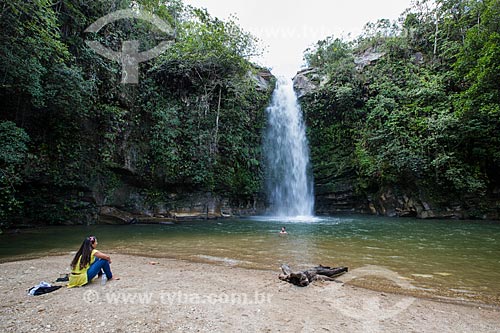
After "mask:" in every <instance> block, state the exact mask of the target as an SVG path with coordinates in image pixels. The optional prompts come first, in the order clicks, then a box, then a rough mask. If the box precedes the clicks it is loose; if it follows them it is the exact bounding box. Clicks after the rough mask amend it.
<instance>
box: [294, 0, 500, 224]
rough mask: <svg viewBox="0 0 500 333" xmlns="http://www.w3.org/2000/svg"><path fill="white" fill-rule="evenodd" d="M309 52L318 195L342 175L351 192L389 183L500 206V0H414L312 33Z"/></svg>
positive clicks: (309, 111) (446, 200)
mask: <svg viewBox="0 0 500 333" xmlns="http://www.w3.org/2000/svg"><path fill="white" fill-rule="evenodd" d="M305 58H306V61H307V62H308V64H309V66H310V67H313V68H315V71H313V72H312V73H313V75H310V76H311V78H310V79H311V80H313V82H314V84H316V86H317V88H316V89H315V90H314V91H313V92H311V93H310V94H307V95H306V96H304V97H303V98H302V105H303V108H304V111H305V113H306V117H307V122H308V126H309V137H310V141H311V150H312V159H313V161H312V162H313V163H312V164H313V166H314V169H315V170H314V171H315V178H316V182H317V194H318V195H319V196H321V195H327V194H329V193H341V192H342V191H343V190H347V191H348V190H349V186H347V187H342V186H341V185H342V184H341V182H340V181H339V179H344V180H345V179H350V180H349V182H350V184H352V185H353V187H354V191H355V193H357V194H358V195H365V196H366V195H368V197H370V196H372V195H376V194H377V193H378V194H380V193H382V192H383V190H384V189H386V188H393V189H395V188H396V189H400V190H401V192H402V193H406V194H410V195H413V196H416V197H420V198H424V199H426V200H430V201H432V202H434V203H436V204H438V205H440V206H441V207H447V206H449V205H451V204H453V203H458V204H461V205H462V207H463V208H465V209H471V210H470V214H469V215H468V216H483V215H482V214H484V213H486V212H488V209H489V212H490V213H491V212H492V210H491V209H492V208H493V214H492V215H490V216H497V215H498V211H497V212H496V213H494V212H495V209H498V208H499V207H495V203H494V202H495V199H496V197H497V196H498V192H499V188H500V176H499V175H500V172H499V171H500V148H499V147H500V84H499V82H500V1H498V0H484V1H476V0H437V1H426V0H424V1H416V2H415V3H414V5H413V6H412V7H411V8H410V9H408V10H407V11H406V12H405V13H404V14H403V15H402V17H401V18H400V20H399V22H389V21H388V20H380V21H378V22H377V23H372V24H367V26H366V29H365V32H364V33H363V35H362V36H360V37H359V38H358V39H357V40H356V41H345V40H340V39H336V38H333V37H331V38H328V39H326V40H324V41H320V42H318V44H317V45H316V47H314V48H312V49H310V50H308V51H307V52H306V54H305ZM314 80H316V81H314Z"/></svg>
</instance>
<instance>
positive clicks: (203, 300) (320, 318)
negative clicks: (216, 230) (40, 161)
mask: <svg viewBox="0 0 500 333" xmlns="http://www.w3.org/2000/svg"><path fill="white" fill-rule="evenodd" d="M71 257H72V255H71V254H67V255H63V256H52V257H43V258H39V259H34V260H25V261H16V262H7V263H2V264H0V286H1V288H2V290H3V292H2V294H3V297H2V302H1V311H0V331H2V332H34V331H36V332H70V331H91V332H96V331H101V332H236V331H248V332H401V331H404V332H498V331H499V330H500V309H499V308H498V307H491V306H488V307H484V306H480V305H477V304H476V305H473V304H468V305H463V304H453V303H448V302H441V301H434V300H429V299H422V298H413V297H409V296H404V295H398V294H391V293H387V292H377V291H371V290H367V289H363V288H359V287H354V286H351V285H348V284H344V283H341V282H315V283H314V284H312V285H310V286H308V287H305V288H300V287H296V286H293V285H291V284H288V283H286V282H283V281H280V280H279V279H278V273H279V268H278V267H277V268H276V271H260V270H249V269H243V268H236V267H229V266H219V265H212V264H200V263H193V262H186V261H180V260H171V259H158V258H147V257H137V256H129V255H121V254H112V260H113V263H112V265H111V266H112V269H113V273H114V274H115V275H116V276H119V277H120V278H121V279H120V280H119V281H108V283H107V284H106V285H105V286H101V284H100V281H94V282H92V283H91V284H89V285H87V286H85V287H81V288H73V289H67V288H66V287H63V288H61V289H59V290H56V291H54V292H52V293H49V294H45V295H41V296H28V295H27V290H28V289H29V288H30V287H32V286H34V285H37V284H38V283H39V282H40V281H46V282H49V283H52V284H53V285H65V284H64V283H54V281H55V280H56V279H57V278H58V277H59V276H60V274H64V273H68V272H69V262H70V260H71ZM349 279H350V277H349V275H348V274H347V275H344V276H342V277H340V278H339V279H338V280H340V281H342V280H349Z"/></svg>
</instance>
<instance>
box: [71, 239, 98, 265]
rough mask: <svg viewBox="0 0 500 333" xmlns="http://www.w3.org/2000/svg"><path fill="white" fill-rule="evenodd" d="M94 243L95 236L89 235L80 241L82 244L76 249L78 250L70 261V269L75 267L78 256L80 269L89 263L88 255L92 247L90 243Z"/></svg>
mask: <svg viewBox="0 0 500 333" xmlns="http://www.w3.org/2000/svg"><path fill="white" fill-rule="evenodd" d="M94 243H95V236H89V237H87V238H85V240H84V241H83V243H82V246H80V249H79V250H78V252H76V254H75V257H74V258H73V261H72V262H71V268H72V269H75V267H76V264H77V263H78V259H80V258H81V259H80V269H82V268H84V267H85V266H87V265H88V264H90V255H91V254H92V250H93V249H94V248H93V247H92V244H94Z"/></svg>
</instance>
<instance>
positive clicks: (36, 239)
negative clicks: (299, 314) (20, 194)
mask: <svg viewBox="0 0 500 333" xmlns="http://www.w3.org/2000/svg"><path fill="white" fill-rule="evenodd" d="M281 226H286V228H287V231H288V232H289V234H288V235H287V236H280V235H279V234H278V232H279V230H280V228H281ZM90 234H93V235H96V236H97V237H98V239H99V249H101V250H102V251H103V252H114V253H124V254H136V255H145V256H154V257H168V258H177V259H183V260H189V261H196V262H211V263H214V264H221V265H233V266H239V267H246V268H257V269H270V270H274V271H276V273H278V272H279V271H280V269H279V266H280V265H281V264H282V263H287V264H289V265H290V266H291V267H292V268H293V269H296V270H298V269H306V268H310V267H312V266H315V265H317V264H323V265H328V266H348V267H349V268H350V269H351V270H352V269H355V268H360V267H364V266H366V265H376V266H381V267H384V268H386V269H389V270H391V271H394V272H396V273H397V274H398V275H399V276H400V278H401V279H403V280H405V281H409V282H410V283H411V285H413V286H415V287H416V290H417V294H421V295H426V296H439V297H452V298H453V299H463V300H472V301H480V302H486V303H490V304H500V223H498V222H489V221H449V220H446V221H442V220H429V221H427V220H416V219H390V218H380V217H365V216H340V217H321V218H320V217H318V218H314V219H309V220H307V221H300V219H296V220H283V219H279V218H272V219H270V218H267V217H260V218H259V217H254V218H245V219H225V220H214V221H192V222H187V221H186V222H179V223H177V224H172V225H124V226H104V225H96V226H88V227H84V226H67V227H44V228H37V229H28V230H22V232H21V233H17V234H8V235H7V234H4V235H1V236H0V240H1V242H0V261H3V262H5V261H11V260H18V259H24V258H33V257H40V256H46V255H52V254H64V253H68V252H69V251H75V250H77V248H78V247H79V245H80V243H81V241H82V240H83V238H84V237H85V236H87V235H90ZM68 259H69V260H70V259H71V255H69V254H68ZM69 260H68V261H69ZM359 280H360V281H357V283H356V284H360V285H365V286H368V287H371V288H379V289H382V290H388V289H391V288H390V286H389V285H387V286H384V282H383V281H377V282H376V283H375V282H373V281H371V282H370V281H368V280H365V279H359ZM354 282H356V281H354ZM386 282H387V281H386Z"/></svg>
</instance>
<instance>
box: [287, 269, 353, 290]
mask: <svg viewBox="0 0 500 333" xmlns="http://www.w3.org/2000/svg"><path fill="white" fill-rule="evenodd" d="M281 270H282V271H283V274H280V275H279V278H280V280H283V281H287V282H290V283H293V284H294V285H296V286H299V287H306V286H308V285H309V284H310V283H311V282H313V281H318V280H320V281H335V279H334V278H335V277H337V276H339V275H342V274H344V273H346V272H347V270H348V268H347V267H333V268H332V267H328V266H322V265H319V266H316V267H314V268H311V269H308V270H306V271H300V272H292V269H291V268H290V266H288V265H285V264H283V265H281Z"/></svg>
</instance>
